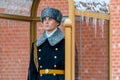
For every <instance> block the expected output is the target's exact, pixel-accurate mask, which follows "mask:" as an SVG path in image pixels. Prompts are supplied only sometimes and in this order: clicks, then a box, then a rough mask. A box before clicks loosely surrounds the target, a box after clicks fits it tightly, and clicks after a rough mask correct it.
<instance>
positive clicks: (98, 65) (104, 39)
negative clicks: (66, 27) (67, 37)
mask: <svg viewBox="0 0 120 80" xmlns="http://www.w3.org/2000/svg"><path fill="white" fill-rule="evenodd" d="M77 18H79V19H80V17H77ZM77 18H76V21H75V22H76V23H75V24H76V28H75V30H76V32H75V42H76V44H75V45H76V48H77V49H75V50H76V55H75V56H76V60H75V61H76V69H75V73H76V80H80V78H82V80H88V79H89V80H108V72H109V71H108V69H109V67H108V64H109V63H108V60H109V57H108V26H109V25H108V21H104V25H103V27H102V25H101V23H100V22H99V20H98V22H97V24H96V26H94V23H93V19H92V18H90V22H89V23H87V22H86V20H85V18H84V21H82V23H81V24H80V21H78V20H77ZM99 24H100V25H99ZM80 27H81V28H80Z"/></svg>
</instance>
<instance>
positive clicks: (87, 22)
mask: <svg viewBox="0 0 120 80" xmlns="http://www.w3.org/2000/svg"><path fill="white" fill-rule="evenodd" d="M85 21H86V24H87V27H88V24H89V22H90V19H89V17H85Z"/></svg>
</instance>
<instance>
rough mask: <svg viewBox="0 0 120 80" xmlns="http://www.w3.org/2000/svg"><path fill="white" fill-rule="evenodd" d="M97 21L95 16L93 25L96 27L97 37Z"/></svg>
mask: <svg viewBox="0 0 120 80" xmlns="http://www.w3.org/2000/svg"><path fill="white" fill-rule="evenodd" d="M96 23H97V19H96V18H93V27H94V29H95V37H96V34H97V26H96Z"/></svg>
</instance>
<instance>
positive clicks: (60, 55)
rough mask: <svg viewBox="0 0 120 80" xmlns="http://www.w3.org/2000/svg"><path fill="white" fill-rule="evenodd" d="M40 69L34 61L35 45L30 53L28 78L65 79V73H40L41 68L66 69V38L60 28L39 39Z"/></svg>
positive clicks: (43, 79)
mask: <svg viewBox="0 0 120 80" xmlns="http://www.w3.org/2000/svg"><path fill="white" fill-rule="evenodd" d="M36 45H37V55H38V56H37V58H38V71H37V69H36V66H35V63H34V55H33V54H34V53H33V52H34V47H32V50H31V54H30V64H29V72H28V80H64V74H42V75H41V74H40V73H39V70H43V69H52V70H64V64H65V56H64V53H65V39H64V34H63V32H62V31H61V30H60V29H59V28H58V29H57V30H56V31H55V32H54V34H53V35H52V36H51V37H49V38H47V36H46V34H45V32H44V33H43V35H42V36H41V37H40V38H39V39H38V40H37V42H36Z"/></svg>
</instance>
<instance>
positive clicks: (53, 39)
mask: <svg viewBox="0 0 120 80" xmlns="http://www.w3.org/2000/svg"><path fill="white" fill-rule="evenodd" d="M63 38H64V34H63V32H62V31H61V30H60V29H59V28H58V29H57V30H56V31H55V32H54V34H53V35H51V36H50V37H48V41H49V43H50V45H51V46H54V45H56V44H57V43H59V42H60V41H61V40H62V39H63ZM46 39H47V35H46V33H45V32H44V33H43V34H42V36H41V37H40V38H39V39H38V40H37V43H36V44H37V46H40V45H41V44H43V43H44V42H45V40H46Z"/></svg>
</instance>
